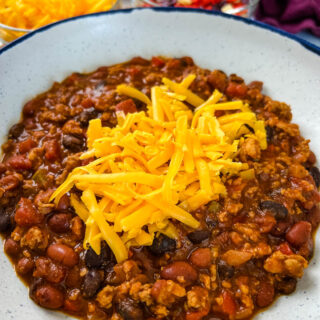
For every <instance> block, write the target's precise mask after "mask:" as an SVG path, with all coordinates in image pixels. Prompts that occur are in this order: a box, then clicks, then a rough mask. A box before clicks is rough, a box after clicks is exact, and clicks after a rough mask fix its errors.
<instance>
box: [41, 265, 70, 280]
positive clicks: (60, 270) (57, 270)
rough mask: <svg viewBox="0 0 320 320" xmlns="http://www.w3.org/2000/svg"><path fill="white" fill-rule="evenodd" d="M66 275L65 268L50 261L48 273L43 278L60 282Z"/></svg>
mask: <svg viewBox="0 0 320 320" xmlns="http://www.w3.org/2000/svg"><path fill="white" fill-rule="evenodd" d="M65 277H66V269H65V268H64V267H62V266H59V265H57V264H55V263H50V264H49V268H48V273H47V275H46V276H45V279H46V280H47V281H49V282H51V283H60V282H62V281H63V280H64V278H65Z"/></svg>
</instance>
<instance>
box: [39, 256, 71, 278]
mask: <svg viewBox="0 0 320 320" xmlns="http://www.w3.org/2000/svg"><path fill="white" fill-rule="evenodd" d="M35 265H36V269H35V271H34V273H33V276H34V277H37V278H45V279H46V280H47V281H49V282H51V283H60V282H62V281H63V280H64V278H65V276H66V269H65V267H63V266H60V265H57V264H55V263H54V262H52V261H51V260H50V259H49V258H46V257H40V258H38V259H37V260H36V263H35Z"/></svg>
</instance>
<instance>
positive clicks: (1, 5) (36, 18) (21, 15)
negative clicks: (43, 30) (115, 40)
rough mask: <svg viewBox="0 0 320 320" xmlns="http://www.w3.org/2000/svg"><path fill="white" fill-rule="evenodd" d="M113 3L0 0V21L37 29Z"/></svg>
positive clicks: (67, 0) (113, 0) (112, 0)
mask: <svg viewBox="0 0 320 320" xmlns="http://www.w3.org/2000/svg"><path fill="white" fill-rule="evenodd" d="M114 3H115V0H100V1H99V0H98V1H94V0H77V1H70V0H50V1H38V0H16V1H13V0H0V23H3V24H5V25H8V26H11V27H15V28H21V29H37V28H39V27H42V26H44V25H46V24H49V23H52V22H55V21H58V20H62V19H66V18H70V17H75V16H80V15H83V14H87V13H94V12H99V11H107V10H110V9H111V8H112V6H113V5H114Z"/></svg>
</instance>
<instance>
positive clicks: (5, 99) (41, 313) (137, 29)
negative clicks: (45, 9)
mask: <svg viewBox="0 0 320 320" xmlns="http://www.w3.org/2000/svg"><path fill="white" fill-rule="evenodd" d="M137 55H140V56H143V57H146V58H150V57H151V56H152V55H166V56H177V57H179V56H184V55H189V56H191V57H193V58H194V60H195V62H196V63H197V64H198V65H200V66H201V67H204V68H209V69H214V68H219V69H222V70H224V71H225V72H227V73H237V74H238V75H240V76H242V77H244V78H245V79H246V81H252V80H262V81H264V83H265V87H264V88H265V92H266V93H267V94H268V95H271V96H272V97H273V98H275V99H279V100H282V101H285V102H287V103H289V104H290V105H291V106H292V111H293V114H294V120H293V121H294V122H296V123H298V124H299V125H300V127H301V130H302V134H303V135H304V136H305V137H307V138H309V139H311V147H312V149H313V151H314V152H315V153H316V155H317V156H318V157H320V144H319V138H320V125H319V120H320V90H319V89H320V48H317V47H316V46H313V45H311V44H309V43H307V42H305V41H301V42H299V41H298V40H297V39H296V38H295V37H294V36H290V35H288V34H286V33H284V32H280V31H275V29H273V28H270V27H267V26H265V25H263V24H259V23H255V22H253V21H249V20H243V19H240V18H235V17H232V16H225V15H223V14H218V13H210V12H207V11H200V10H198V11H195V10H181V9H180V10H177V9H174V10H168V9H157V10H155V9H153V10H150V9H142V10H141V9H140V10H128V11H113V12H109V13H102V14H94V15H89V16H84V17H78V18H73V19H70V20H66V21H61V22H58V23H55V24H53V25H49V26H46V27H44V28H42V29H39V30H37V31H35V32H33V33H30V34H28V35H26V36H24V37H22V38H20V39H18V40H17V41H15V42H13V43H11V44H9V45H8V46H6V47H5V48H4V49H2V50H0V137H1V138H2V142H3V141H4V139H5V135H6V133H7V131H8V129H9V128H10V126H11V125H13V124H14V123H16V122H17V121H18V120H19V118H20V112H21V108H22V105H23V104H24V103H25V102H26V101H28V100H29V99H31V98H32V97H33V96H34V95H36V94H38V93H41V92H43V91H45V90H47V89H48V88H49V87H50V86H51V85H52V83H53V82H54V81H60V80H62V79H64V78H65V77H66V76H67V75H68V74H70V73H72V72H74V71H78V72H87V71H91V70H94V69H95V68H97V67H99V66H101V65H111V64H114V63H117V62H121V61H125V60H128V59H130V58H132V57H133V56H137ZM319 243H320V234H319V233H318V236H317V245H319ZM317 248H318V246H317ZM319 274H320V255H319V252H318V250H316V254H315V257H314V258H313V260H312V261H311V264H310V267H309V268H308V269H307V270H306V272H305V276H304V277H303V279H302V280H301V281H300V282H299V285H298V288H297V290H296V292H295V293H294V294H292V295H291V296H288V297H281V298H280V299H278V300H277V301H276V303H274V304H273V306H272V307H271V308H269V309H268V310H267V311H266V312H263V313H260V314H259V315H257V316H256V319H259V320H273V319H281V318H283V319H299V320H301V319H320V316H319V314H320V299H319V297H320V277H319ZM0 283H1V299H0V319H1V320H2V319H3V320H7V319H24V320H42V319H44V318H45V319H48V320H53V319H65V318H67V316H65V315H63V314H61V313H56V312H49V311H46V310H44V309H41V308H39V307H37V306H36V305H35V304H34V303H33V302H32V301H31V300H30V299H29V297H28V291H27V288H26V287H25V286H24V285H23V284H22V283H21V282H20V280H19V279H18V278H17V277H16V275H15V273H14V271H13V269H12V266H11V264H10V263H9V262H8V259H7V257H5V255H4V254H3V251H2V250H1V252H0Z"/></svg>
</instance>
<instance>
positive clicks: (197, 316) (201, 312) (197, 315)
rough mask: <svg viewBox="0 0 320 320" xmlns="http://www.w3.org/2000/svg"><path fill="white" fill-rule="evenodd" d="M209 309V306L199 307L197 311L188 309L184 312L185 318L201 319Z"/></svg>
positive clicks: (190, 319) (191, 319) (188, 319)
mask: <svg viewBox="0 0 320 320" xmlns="http://www.w3.org/2000/svg"><path fill="white" fill-rule="evenodd" d="M209 311H210V308H204V309H200V310H199V311H194V312H192V311H188V312H187V314H186V320H201V319H202V318H203V317H205V316H206V315H207V314H208V313H209Z"/></svg>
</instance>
